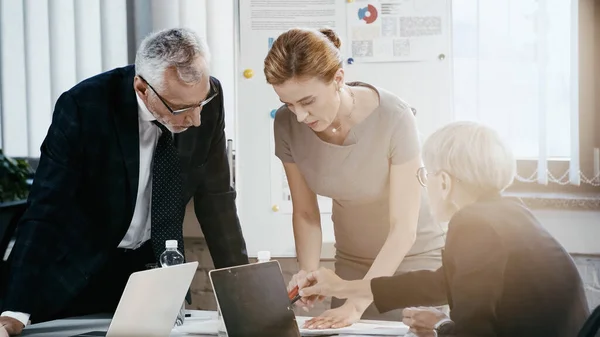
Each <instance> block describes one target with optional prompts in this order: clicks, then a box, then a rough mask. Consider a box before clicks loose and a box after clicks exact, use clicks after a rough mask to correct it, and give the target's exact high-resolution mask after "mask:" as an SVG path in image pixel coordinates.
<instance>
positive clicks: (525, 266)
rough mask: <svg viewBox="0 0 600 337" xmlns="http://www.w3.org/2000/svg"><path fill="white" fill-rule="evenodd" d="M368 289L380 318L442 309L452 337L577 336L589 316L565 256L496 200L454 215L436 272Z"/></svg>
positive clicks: (517, 210)
mask: <svg viewBox="0 0 600 337" xmlns="http://www.w3.org/2000/svg"><path fill="white" fill-rule="evenodd" d="M371 287H372V291H373V295H374V301H375V305H376V306H377V308H378V309H379V311H381V312H385V311H388V310H391V309H396V308H405V307H413V306H430V305H441V304H445V303H448V304H449V305H450V310H451V311H450V316H451V318H452V320H453V321H454V323H455V331H454V332H455V334H456V335H457V336H478V337H482V336H505V337H515V336H526V337H536V336H539V337H542V336H543V337H547V336H557V337H569V336H576V335H577V332H578V331H579V329H580V328H581V327H582V326H583V323H584V321H585V319H586V317H587V316H588V314H589V309H588V304H587V301H586V297H585V292H584V289H583V284H582V281H581V278H580V276H579V273H578V271H577V268H576V266H575V264H574V262H573V260H572V258H571V256H570V255H569V254H568V253H567V252H566V251H565V250H564V248H563V247H562V246H561V245H560V244H559V243H558V242H557V241H556V240H555V239H554V238H553V237H552V236H551V235H550V234H548V232H547V231H546V230H545V229H544V228H542V227H541V226H540V224H539V223H538V221H537V220H536V218H535V217H534V216H533V214H531V212H530V211H529V210H528V209H527V208H525V207H524V206H523V205H522V204H521V203H520V202H518V201H515V200H511V199H508V198H501V197H499V196H498V197H493V198H487V199H484V200H480V201H479V202H476V203H475V204H472V205H470V206H467V207H466V208H464V209H462V210H460V211H459V212H458V213H456V214H455V215H454V217H453V218H452V220H451V221H450V223H449V224H448V236H447V240H446V248H445V251H444V254H443V258H442V267H441V268H440V269H438V270H437V271H415V272H411V273H407V274H403V275H398V276H393V277H387V278H379V279H374V280H372V282H371Z"/></svg>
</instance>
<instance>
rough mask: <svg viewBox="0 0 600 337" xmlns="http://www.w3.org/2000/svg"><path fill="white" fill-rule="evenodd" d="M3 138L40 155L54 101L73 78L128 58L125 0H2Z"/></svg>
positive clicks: (13, 148)
mask: <svg viewBox="0 0 600 337" xmlns="http://www.w3.org/2000/svg"><path fill="white" fill-rule="evenodd" d="M0 14H1V22H2V26H1V27H0V33H1V35H0V44H1V45H0V49H1V50H2V54H1V67H2V68H1V71H2V78H1V86H2V125H1V127H0V129H1V130H2V137H1V138H2V144H1V147H2V148H3V150H4V152H5V153H6V154H7V155H9V156H18V157H22V156H23V157H24V156H30V157H37V156H39V148H40V145H41V143H42V141H43V139H44V137H45V136H46V132H47V130H48V126H49V125H50V121H51V118H52V110H53V106H54V102H56V99H57V98H58V96H60V94H62V93H63V92H64V91H66V90H68V89H69V88H71V87H72V86H74V85H75V84H76V83H77V82H79V81H81V80H83V79H85V78H87V77H90V76H93V75H95V74H98V73H100V72H102V71H103V70H108V69H110V68H114V67H116V66H122V65H125V64H127V22H126V2H125V0H102V1H100V0H86V1H76V0H52V1H39V0H25V1H13V0H1V1H0Z"/></svg>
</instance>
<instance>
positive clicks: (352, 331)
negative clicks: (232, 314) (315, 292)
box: [175, 316, 409, 336]
mask: <svg viewBox="0 0 600 337" xmlns="http://www.w3.org/2000/svg"><path fill="white" fill-rule="evenodd" d="M310 318H311V317H304V316H296V321H297V322H298V327H299V328H300V334H301V335H302V336H320V335H361V336H404V335H406V334H407V333H408V330H409V329H408V326H406V325H405V324H404V323H402V322H388V321H368V320H363V321H360V322H358V323H354V324H352V325H351V326H348V327H345V328H338V329H318V330H317V329H304V328H302V326H303V325H304V322H306V321H307V320H309V319H310ZM217 327H218V321H217V320H216V319H210V320H198V321H192V320H187V319H186V322H185V323H184V324H183V325H181V326H178V327H176V328H175V330H176V331H178V332H181V333H188V334H196V335H198V334H204V335H216V334H217Z"/></svg>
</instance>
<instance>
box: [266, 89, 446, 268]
mask: <svg viewBox="0 0 600 337" xmlns="http://www.w3.org/2000/svg"><path fill="white" fill-rule="evenodd" d="M348 85H351V86H367V87H370V88H372V89H374V90H376V91H377V92H378V93H379V98H380V104H379V107H378V108H377V109H376V110H375V111H373V112H372V113H371V114H370V115H369V116H368V117H366V119H365V120H363V121H362V122H360V123H359V124H357V125H355V126H354V127H353V128H352V129H351V130H350V132H349V133H348V136H347V138H346V140H345V142H344V144H343V145H335V144H331V143H327V142H325V141H323V140H321V139H320V138H319V137H318V136H317V135H316V134H315V133H314V132H313V131H312V130H311V129H310V128H309V127H308V126H307V125H306V124H304V123H299V122H298V121H297V120H296V117H295V115H294V113H293V112H291V111H290V110H289V109H288V108H287V107H286V106H282V107H281V108H279V110H278V111H277V114H276V116H275V123H274V125H275V126H274V128H275V129H274V134H275V155H276V156H277V157H278V158H280V159H281V161H282V162H284V163H292V162H293V163H296V165H297V166H298V168H299V170H300V172H302V174H303V176H304V179H305V180H306V183H307V184H308V186H309V187H310V188H311V189H312V191H313V192H315V193H316V194H318V195H322V196H325V197H329V198H331V199H332V200H333V209H332V220H333V224H334V232H335V240H336V244H335V247H336V250H337V257H338V258H342V259H348V260H352V261H356V262H359V263H369V262H372V261H373V260H374V259H375V257H376V256H377V254H378V253H379V251H380V250H381V247H382V246H383V244H384V242H385V240H386V238H387V235H388V231H389V227H390V218H389V207H390V205H389V184H390V163H391V164H392V165H399V164H403V163H405V162H407V161H409V160H411V159H413V158H414V157H415V156H417V155H418V154H419V152H420V144H419V136H418V131H417V127H416V121H415V117H414V115H413V112H412V109H411V108H410V106H409V105H408V104H406V103H405V102H404V101H403V100H401V99H400V98H399V97H397V96H396V95H394V94H392V93H391V92H388V91H386V90H383V89H380V88H375V87H373V86H370V85H368V84H365V83H361V82H353V83H348ZM415 179H416V178H415ZM423 192H424V193H422V197H423V199H422V200H421V212H420V215H419V223H418V232H417V240H416V242H415V244H414V245H413V247H412V249H411V250H410V252H409V253H408V255H407V256H411V255H417V254H420V253H424V252H428V251H432V250H435V249H439V248H441V247H442V246H443V245H444V241H443V232H442V229H441V227H440V226H439V225H438V224H436V223H435V222H434V220H433V218H432V216H431V213H430V209H429V205H428V202H427V199H426V193H425V191H423Z"/></svg>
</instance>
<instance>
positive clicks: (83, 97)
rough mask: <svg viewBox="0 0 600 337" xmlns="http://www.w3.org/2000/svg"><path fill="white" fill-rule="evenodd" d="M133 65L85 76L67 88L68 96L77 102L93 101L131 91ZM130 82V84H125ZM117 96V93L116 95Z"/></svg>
mask: <svg viewBox="0 0 600 337" xmlns="http://www.w3.org/2000/svg"><path fill="white" fill-rule="evenodd" d="M134 76H135V69H134V66H133V65H128V66H125V67H120V68H114V69H111V70H107V71H105V72H102V73H100V74H97V75H94V76H92V77H89V78H86V79H84V80H82V81H81V82H79V83H77V84H76V85H75V86H73V87H72V88H71V89H69V90H67V93H68V94H69V96H71V97H72V98H74V99H75V100H76V101H78V102H83V103H85V102H95V101H101V100H106V99H107V97H110V98H115V97H116V96H115V94H119V93H123V92H127V91H129V90H131V91H133V77H134ZM128 83H131V85H127V84H128ZM117 96H118V95H117Z"/></svg>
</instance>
